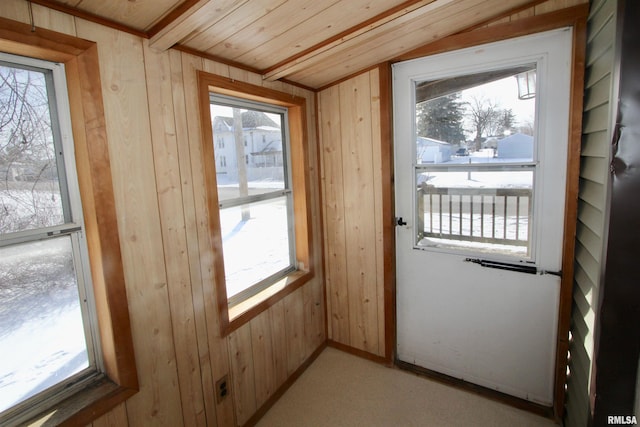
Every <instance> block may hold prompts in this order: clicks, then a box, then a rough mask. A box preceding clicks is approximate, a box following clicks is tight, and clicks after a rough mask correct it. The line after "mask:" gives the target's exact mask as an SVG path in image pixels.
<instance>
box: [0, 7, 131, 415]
mask: <svg viewBox="0 0 640 427" xmlns="http://www.w3.org/2000/svg"><path fill="white" fill-rule="evenodd" d="M0 27H2V28H3V32H2V36H0V42H1V43H0V44H1V45H2V50H3V52H4V53H6V54H8V55H19V57H15V56H13V57H12V56H4V53H3V54H2V55H3V58H2V61H3V62H2V64H1V68H2V71H1V72H2V76H3V77H2V84H3V85H4V89H8V91H6V92H3V94H2V95H0V96H2V97H3V100H2V107H0V108H2V109H5V110H6V111H12V112H16V113H17V114H18V116H19V119H18V120H17V121H16V120H12V119H10V118H9V117H10V116H7V115H3V116H2V118H1V119H0V123H1V126H2V130H1V131H0V144H1V145H0V152H2V154H1V155H0V158H1V159H2V160H1V162H2V163H1V164H0V169H1V172H2V178H0V185H1V186H2V188H0V199H1V200H0V209H2V210H3V214H2V215H0V217H1V218H2V221H3V225H2V228H1V229H0V263H2V266H0V274H2V275H3V276H5V277H2V279H1V280H0V298H2V299H3V300H4V301H3V302H2V304H0V319H1V320H0V322H1V323H2V325H3V326H2V328H3V329H4V331H6V330H7V328H9V329H12V333H11V334H9V333H4V332H3V333H0V335H1V336H0V340H1V341H4V342H3V343H2V344H0V346H1V348H2V351H0V353H1V354H0V357H2V358H4V359H3V362H2V368H0V369H3V370H5V371H3V375H2V376H0V377H1V378H0V396H1V397H0V400H3V402H4V403H3V404H4V406H5V407H6V406H7V405H9V407H8V408H7V409H6V410H0V424H2V425H18V424H19V425H23V424H25V423H31V422H36V423H38V420H39V421H40V422H42V421H43V420H44V419H45V418H46V423H47V424H51V425H58V424H64V423H66V424H69V425H86V424H89V423H90V422H91V421H92V420H94V419H95V418H97V417H99V416H100V415H102V414H104V413H105V412H107V411H109V410H110V409H111V408H113V407H115V406H116V405H118V404H120V403H122V402H123V401H124V400H126V399H127V398H129V397H130V396H132V395H133V394H135V393H136V391H137V389H138V381H137V374H136V366H135V360H134V356H133V343H132V339H131V329H130V324H129V317H128V307H127V298H126V290H125V284H124V272H123V268H122V257H121V254H120V243H119V239H118V233H117V232H114V230H117V227H118V226H117V220H116V213H115V203H114V196H113V187H112V184H111V170H110V164H109V157H108V146H107V138H106V130H105V127H104V125H103V123H104V113H103V104H102V93H101V90H100V88H101V85H100V75H99V66H98V56H97V49H96V45H95V43H93V42H89V41H86V40H82V39H78V38H75V37H71V36H68V35H64V34H60V33H56V32H53V31H48V30H45V29H42V28H39V29H38V31H37V32H35V33H34V32H32V31H31V26H30V25H26V24H21V23H17V22H14V21H11V20H7V19H4V18H0ZM28 43H33V44H34V46H32V45H30V44H28ZM65 77H66V78H67V82H66V84H67V87H66V88H65V87H64V86H65V85H64V81H65ZM11 79H14V80H13V84H9V86H7V84H8V83H10V82H11ZM16 87H18V88H20V91H18V92H16V91H15V90H13V89H14V88H16ZM27 88H29V90H27ZM67 95H68V98H69V102H65V98H66V97H67ZM11 99H13V101H12V100H11ZM65 104H66V105H65ZM14 107H16V108H18V109H19V110H14ZM23 119H24V120H23ZM35 119H37V120H35ZM70 122H72V123H73V127H72V128H71V127H70ZM71 135H73V142H72V139H71ZM74 163H75V168H74ZM74 169H75V173H74ZM76 173H77V179H76ZM81 201H82V203H80V202H81ZM83 218H84V219H83ZM87 247H88V250H87ZM43 260H46V262H43ZM107 263H108V268H105V264H107ZM6 276H11V277H9V279H8V280H5V279H6ZM9 286H10V287H9ZM15 288H18V289H19V290H21V291H22V292H17V293H14V294H12V295H10V298H19V299H21V301H20V304H16V303H15V300H11V301H8V298H7V295H8V292H6V290H7V289H10V290H12V291H13V290H14V289H15ZM43 289H44V290H46V291H47V292H48V293H47V294H46V298H43V295H42V291H43ZM25 291H28V292H27V293H28V294H29V295H28V296H26V295H25ZM32 291H33V292H32ZM92 299H93V300H95V304H94V303H92ZM43 301H44V303H43ZM76 301H77V302H76ZM53 305H55V306H56V307H57V308H58V309H59V312H58V313H57V317H56V316H53V317H49V318H47V319H55V320H48V322H47V324H46V325H43V322H42V320H41V319H34V316H32V313H30V312H28V310H26V309H25V307H34V306H35V307H37V308H36V311H37V313H38V314H39V315H42V316H45V315H48V316H51V314H52V313H51V312H50V307H51V306H53ZM7 319H10V321H9V323H7ZM64 320H67V321H68V323H65V326H64V333H63V334H58V335H54V334H57V332H54V331H55V330H56V328H58V331H59V330H60V326H61V325H62V323H61V321H64ZM19 323H22V324H21V325H18V324H19ZM70 324H71V325H73V326H74V327H73V328H70V327H69V326H68V325H70ZM30 326H31V327H32V329H31V330H29V335H28V337H29V338H28V340H25V339H24V338H25V337H26V336H27V335H26V334H24V333H22V334H21V333H16V332H20V331H22V332H24V330H25V328H28V327H30ZM45 327H46V328H47V329H46V330H45V329H43V328H45ZM50 337H54V338H55V339H53V340H49V338H50ZM7 340H13V341H11V343H10V344H7ZM51 341H53V345H56V346H59V347H58V353H56V350H50V349H49V348H48V346H49V344H51ZM14 343H16V344H15V345H14ZM28 344H33V345H34V346H33V347H32V350H31V353H27V352H26V351H25V350H24V346H25V345H28ZM9 345H10V346H11V351H12V352H14V353H18V351H22V354H23V355H25V357H24V359H23V360H22V361H21V362H22V363H26V362H29V361H30V360H32V359H31V358H32V357H33V354H38V355H40V356H43V357H44V356H45V355H47V354H49V355H52V357H47V358H46V360H45V363H44V364H43V365H46V367H45V368H43V367H42V366H39V364H37V363H32V362H29V363H31V365H29V366H30V368H31V369H30V370H29V374H30V375H31V374H33V373H37V375H38V376H39V378H40V380H42V381H43V384H39V385H35V384H33V383H31V384H29V383H28V382H26V381H25V380H29V378H26V377H25V376H24V375H22V376H21V374H23V373H24V370H22V371H19V370H16V369H13V368H12V367H10V366H7V365H5V361H7V360H8V359H7V358H8V357H9V356H8V355H6V354H5V353H7V352H8V351H7V348H6V347H7V346H9ZM65 353H66V355H65ZM72 354H73V355H75V356H76V357H74V358H73V359H72V360H69V359H66V360H65V359H64V358H65V357H67V356H69V355H72ZM16 358H17V356H16ZM54 359H56V360H54ZM56 361H60V362H63V363H60V364H59V365H56V364H55V363H54V362H56ZM63 365H64V366H63ZM14 366H15V365H14ZM57 374H60V375H57ZM5 375H12V376H13V378H12V379H16V377H20V378H17V379H18V380H20V381H22V383H23V385H24V389H23V390H20V389H19V386H18V385H17V384H18V383H19V382H20V381H18V382H17V383H15V384H9V381H6V379H7V378H8V376H5ZM45 380H46V381H45ZM16 387H17V388H16ZM8 390H11V391H8ZM14 393H16V394H14ZM8 395H11V396H10V397H9V398H7V396H8Z"/></svg>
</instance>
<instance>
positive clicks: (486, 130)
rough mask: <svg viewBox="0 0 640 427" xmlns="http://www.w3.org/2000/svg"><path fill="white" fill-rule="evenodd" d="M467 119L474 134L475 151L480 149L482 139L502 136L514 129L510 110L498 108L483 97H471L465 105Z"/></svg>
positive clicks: (513, 120)
mask: <svg viewBox="0 0 640 427" xmlns="http://www.w3.org/2000/svg"><path fill="white" fill-rule="evenodd" d="M466 105H467V117H468V118H469V120H470V121H471V126H472V129H469V131H470V132H473V133H475V137H474V144H475V148H476V150H480V149H481V148H482V141H483V140H484V138H486V137H488V136H492V135H502V134H504V133H505V132H506V131H512V130H513V129H514V127H515V121H516V118H515V115H514V114H513V111H512V110H511V109H503V108H500V105H499V104H498V103H497V102H495V101H491V100H489V99H486V98H484V97H475V96H474V97H471V101H469V102H467V103H466Z"/></svg>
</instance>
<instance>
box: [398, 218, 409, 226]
mask: <svg viewBox="0 0 640 427" xmlns="http://www.w3.org/2000/svg"><path fill="white" fill-rule="evenodd" d="M396 225H400V226H402V225H407V223H406V221H405V220H403V219H402V217H401V216H400V217H396Z"/></svg>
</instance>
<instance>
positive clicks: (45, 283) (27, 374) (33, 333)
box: [0, 237, 87, 411]
mask: <svg viewBox="0 0 640 427" xmlns="http://www.w3.org/2000/svg"><path fill="white" fill-rule="evenodd" d="M72 268H73V261H72V259H71V252H70V244H69V239H68V237H62V238H56V239H53V240H47V241H41V242H34V243H29V244H25V245H19V246H17V247H8V248H2V249H0V349H2V350H1V351H0V411H3V410H5V409H7V408H8V407H10V406H12V405H14V404H15V403H17V402H20V401H22V400H24V399H26V398H28V397H30V396H33V395H34V394H36V393H38V392H39V391H42V390H44V389H45V388H47V387H49V386H51V385H53V384H55V383H57V382H59V381H60V380H62V379H64V378H67V377H69V376H71V375H73V374H74V373H76V372H79V371H80V370H82V369H83V368H85V367H87V355H86V349H85V339H84V331H83V327H82V319H81V314H80V304H79V299H78V290H77V286H76V283H75V279H74V275H73V270H72ZM10 285H11V286H10Z"/></svg>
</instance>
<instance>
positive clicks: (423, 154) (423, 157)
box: [416, 136, 451, 163]
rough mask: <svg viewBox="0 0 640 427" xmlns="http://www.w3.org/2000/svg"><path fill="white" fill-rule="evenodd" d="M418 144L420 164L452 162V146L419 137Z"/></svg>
mask: <svg viewBox="0 0 640 427" xmlns="http://www.w3.org/2000/svg"><path fill="white" fill-rule="evenodd" d="M416 144H417V145H418V162H419V163H443V162H448V161H449V160H451V144H449V143H448V142H445V141H439V140H437V139H433V138H425V137H424V136H419V137H418V138H417V140H416Z"/></svg>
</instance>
